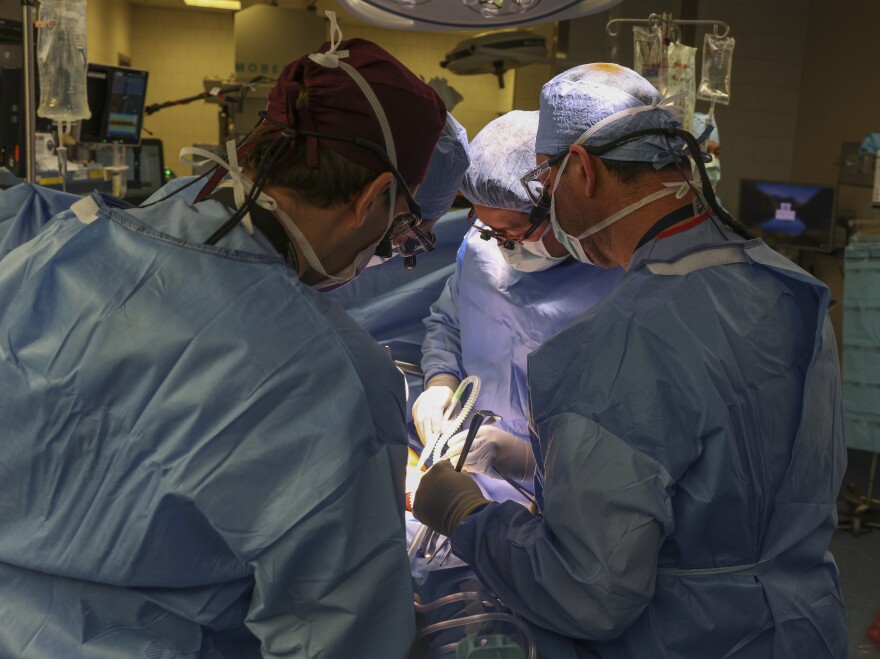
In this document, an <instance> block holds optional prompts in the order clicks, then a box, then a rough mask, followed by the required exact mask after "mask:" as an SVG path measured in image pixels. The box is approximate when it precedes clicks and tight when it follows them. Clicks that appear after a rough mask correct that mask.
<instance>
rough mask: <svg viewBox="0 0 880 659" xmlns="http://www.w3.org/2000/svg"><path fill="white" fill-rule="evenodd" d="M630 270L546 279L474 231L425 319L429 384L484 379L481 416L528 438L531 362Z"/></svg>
mask: <svg viewBox="0 0 880 659" xmlns="http://www.w3.org/2000/svg"><path fill="white" fill-rule="evenodd" d="M622 277H623V270H622V269H621V268H615V269H613V270H603V269H602V268H597V267H595V266H591V265H584V264H582V263H578V262H577V261H573V260H569V261H565V262H563V263H561V264H559V265H556V266H554V267H552V268H550V269H548V270H543V271H541V272H532V273H527V272H520V271H518V270H514V269H513V268H511V267H510V266H509V265H507V262H506V261H505V260H504V257H502V256H501V248H500V247H499V246H498V244H497V243H496V242H495V241H494V240H490V241H486V240H483V239H481V238H480V234H479V233H478V232H477V231H475V230H471V231H469V232H468V234H467V235H466V236H465V239H464V241H463V242H462V244H461V248H460V249H459V251H458V257H457V263H456V270H455V272H454V273H453V274H452V275H451V276H450V277H449V279H448V280H447V282H446V286H445V287H444V289H443V293H442V294H441V296H440V298H439V299H438V300H437V301H436V302H435V303H434V304H433V305H432V306H431V314H430V316H428V317H427V318H426V319H425V326H426V327H427V332H426V336H425V341H424V343H423V344H422V370H423V371H424V373H425V380H426V381H427V380H429V379H431V378H432V377H433V376H435V375H437V374H439V373H450V374H452V375H454V376H455V377H457V378H458V379H459V380H462V379H464V378H465V377H467V376H469V375H477V376H479V377H480V380H481V383H480V395H479V398H478V400H477V409H489V410H492V411H493V412H495V413H496V414H500V415H501V417H502V418H501V421H499V422H498V426H499V427H500V428H502V429H504V430H506V431H507V432H509V433H512V434H514V435H517V436H518V437H521V438H523V439H524V440H527V439H528V435H529V432H528V421H527V418H528V391H527V388H526V358H527V357H528V354H529V353H530V352H532V351H533V350H534V349H535V348H537V347H538V346H540V345H541V344H542V343H544V341H546V340H547V339H549V338H550V337H551V336H553V335H554V334H556V332H558V331H559V330H561V329H562V328H563V327H565V326H566V325H568V324H569V323H570V322H572V321H573V320H575V319H576V318H578V317H579V316H580V315H581V314H583V313H584V312H585V311H587V310H588V309H589V308H591V307H592V306H593V305H594V304H596V303H597V302H598V301H599V300H601V299H602V298H604V297H605V296H606V295H607V294H608V293H609V292H610V291H611V290H612V289H614V287H615V286H617V284H618V283H619V282H620V280H621V278H622Z"/></svg>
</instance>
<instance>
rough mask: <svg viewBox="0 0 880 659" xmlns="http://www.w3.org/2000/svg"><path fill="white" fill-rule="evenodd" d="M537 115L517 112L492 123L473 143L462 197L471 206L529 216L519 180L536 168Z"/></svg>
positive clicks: (462, 183)
mask: <svg viewBox="0 0 880 659" xmlns="http://www.w3.org/2000/svg"><path fill="white" fill-rule="evenodd" d="M537 130H538V113H537V112H525V111H523V110H514V111H513V112H508V113H507V114H505V115H504V116H502V117H499V118H498V119H495V120H494V121H491V122H489V123H488V124H487V125H486V127H485V128H483V130H481V131H480V132H479V133H477V136H476V137H475V138H474V139H473V141H472V142H471V166H470V167H469V168H468V171H467V174H465V177H464V180H463V181H462V182H461V193H462V194H463V195H464V196H465V197H467V199H468V201H470V202H471V203H472V204H478V205H480V206H490V207H492V208H503V209H506V210H513V211H521V212H523V213H528V212H529V211H531V210H532V206H533V205H534V204H532V202H531V200H530V199H529V197H528V195H527V194H526V191H525V188H523V186H522V185H521V184H520V182H519V178H520V176H522V175H523V174H525V173H526V172H527V171H528V170H530V169H532V168H533V167H534V166H535V134H536V133H537Z"/></svg>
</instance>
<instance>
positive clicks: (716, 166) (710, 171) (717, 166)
mask: <svg viewBox="0 0 880 659" xmlns="http://www.w3.org/2000/svg"><path fill="white" fill-rule="evenodd" d="M704 164H705V167H706V176H708V177H709V183H711V184H712V189H713V190H714V189H715V188H717V187H718V182H719V181H720V180H721V160H720V159H719V158H718V156H712V160H710V161H709V162H707V163H704Z"/></svg>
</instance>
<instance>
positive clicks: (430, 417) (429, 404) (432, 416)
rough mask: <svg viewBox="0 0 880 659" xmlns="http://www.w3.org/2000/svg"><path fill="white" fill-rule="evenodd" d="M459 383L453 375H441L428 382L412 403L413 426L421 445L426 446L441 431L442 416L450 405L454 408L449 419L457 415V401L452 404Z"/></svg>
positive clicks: (459, 406)
mask: <svg viewBox="0 0 880 659" xmlns="http://www.w3.org/2000/svg"><path fill="white" fill-rule="evenodd" d="M458 385H459V381H458V378H456V377H455V376H453V375H448V374H446V373H441V374H440V375H435V376H434V377H433V378H431V379H430V380H428V383H427V386H426V387H425V390H424V391H423V392H422V394H421V396H419V397H418V398H416V402H415V403H413V408H412V416H413V425H415V427H416V432H417V433H418V435H419V439H420V440H421V442H422V444H427V443H428V442H429V441H431V440H432V439H434V438H435V437H436V436H437V435H439V434H440V433H441V432H442V431H443V427H442V426H443V415H444V414H445V412H446V410H447V408H448V407H449V406H450V404H453V405H454V407H453V409H452V411H451V412H450V417H451V418H454V417H455V416H456V415H457V414H458V410H459V409H460V408H461V405H460V404H459V402H458V401H455V403H453V402H452V399H453V396H454V395H455V390H456V389H457V388H458Z"/></svg>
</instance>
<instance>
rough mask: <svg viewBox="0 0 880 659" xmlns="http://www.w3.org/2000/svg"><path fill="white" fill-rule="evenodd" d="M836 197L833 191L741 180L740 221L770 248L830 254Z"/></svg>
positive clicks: (822, 188)
mask: <svg viewBox="0 0 880 659" xmlns="http://www.w3.org/2000/svg"><path fill="white" fill-rule="evenodd" d="M835 196H836V195H835V189H834V188H832V187H824V186H821V185H807V184H801V183H782V182H777V181H756V180H751V179H743V180H742V181H741V182H740V196H739V219H740V221H741V222H742V223H743V224H745V225H746V226H748V227H749V228H750V229H751V230H752V232H753V233H755V234H756V235H758V236H760V237H762V238H764V240H766V241H767V243H769V244H771V245H773V246H776V247H786V248H789V249H806V250H813V251H820V252H830V251H832V250H833V248H834V243H833V239H834V220H835V210H836V204H835Z"/></svg>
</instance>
